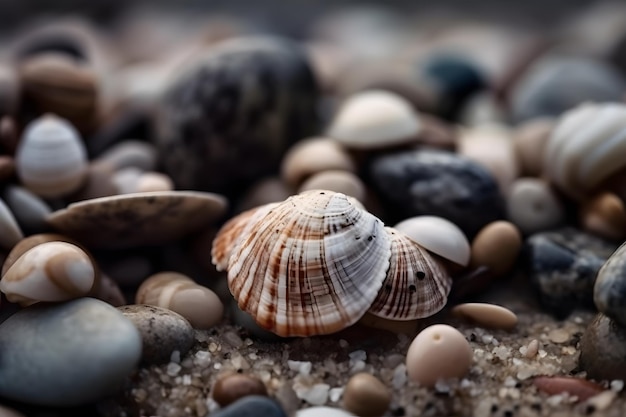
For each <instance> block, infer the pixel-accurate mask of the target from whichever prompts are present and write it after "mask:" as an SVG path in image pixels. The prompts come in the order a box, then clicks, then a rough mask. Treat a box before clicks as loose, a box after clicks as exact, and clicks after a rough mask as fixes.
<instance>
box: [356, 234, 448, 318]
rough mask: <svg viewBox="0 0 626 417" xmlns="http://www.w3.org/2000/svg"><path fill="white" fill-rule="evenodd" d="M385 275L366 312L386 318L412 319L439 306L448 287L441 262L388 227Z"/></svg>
mask: <svg viewBox="0 0 626 417" xmlns="http://www.w3.org/2000/svg"><path fill="white" fill-rule="evenodd" d="M386 230H387V232H388V234H389V236H390V237H391V258H390V265H389V270H388V271H387V276H386V278H385V281H384V282H383V285H382V288H381V290H380V292H379V293H378V296H377V297H376V299H375V300H374V303H373V304H372V306H371V307H370V309H369V310H368V312H369V313H371V314H373V315H375V316H378V317H382V318H385V319H390V320H414V319H421V318H424V317H429V316H432V315H433V314H435V313H437V312H438V311H439V310H441V309H442V308H443V307H444V306H445V305H446V301H447V299H448V294H449V293H450V289H451V288H452V278H450V276H449V274H448V273H447V271H446V269H445V267H444V265H443V264H442V263H441V262H440V261H438V260H437V259H436V258H435V257H433V256H431V255H430V254H429V253H428V252H427V251H426V250H425V249H423V248H422V247H421V246H419V245H418V244H416V243H415V242H414V241H413V240H411V238H409V237H408V236H406V235H405V234H404V233H401V232H399V231H397V230H394V229H392V228H391V227H387V228H386Z"/></svg>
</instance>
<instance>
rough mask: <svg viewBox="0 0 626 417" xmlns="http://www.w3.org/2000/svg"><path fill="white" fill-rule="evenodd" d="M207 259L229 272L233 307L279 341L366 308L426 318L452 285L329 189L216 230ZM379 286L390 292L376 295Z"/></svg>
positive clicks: (410, 246)
mask: <svg viewBox="0 0 626 417" xmlns="http://www.w3.org/2000/svg"><path fill="white" fill-rule="evenodd" d="M212 261H213V263H214V264H215V265H216V267H217V269H218V270H224V269H227V270H228V284H229V288H230V290H231V292H232V294H233V295H234V297H235V299H236V300H237V302H238V304H239V307H240V308H241V309H242V310H244V311H245V312H247V313H249V314H251V315H252V316H253V317H254V318H255V320H256V321H257V323H258V324H259V325H260V326H261V327H263V328H265V329H267V330H270V331H272V332H274V333H276V334H278V335H280V336H308V335H315V334H328V333H333V332H336V331H339V330H341V329H343V328H345V327H348V326H350V325H352V324H353V323H355V322H356V321H358V320H359V319H360V318H361V317H363V316H364V315H365V314H366V312H368V310H370V307H371V310H370V313H371V314H374V315H377V316H380V317H384V318H390V319H392V320H413V319H415V318H417V317H425V316H428V315H431V314H433V313H434V312H436V311H438V310H439V309H441V308H442V307H443V305H444V304H445V302H446V298H447V295H448V292H449V290H450V285H451V281H450V278H449V276H448V274H447V272H446V270H445V268H443V266H442V265H441V264H440V263H439V261H438V260H436V259H435V258H434V257H432V256H431V255H430V254H429V253H428V252H427V251H426V250H424V249H422V248H421V247H420V246H419V245H417V244H416V243H414V242H413V241H411V240H410V239H409V238H408V237H406V236H405V235H404V234H402V233H399V232H397V231H395V230H393V229H391V228H385V227H384V226H383V224H382V221H380V220H379V219H378V218H376V217H375V216H373V215H372V214H370V213H369V212H367V211H366V210H365V209H363V207H362V206H361V205H360V204H358V202H357V201H356V200H354V199H352V198H350V197H347V196H346V195H344V194H341V193H334V192H332V191H328V190H312V191H307V192H304V193H301V194H298V195H295V196H292V197H290V198H288V199H287V200H285V201H284V202H281V203H272V204H268V205H264V206H261V207H258V208H256V209H251V210H248V211H246V212H244V213H242V214H240V215H239V216H236V217H234V218H233V219H231V220H230V221H228V222H227V223H226V224H225V225H224V226H223V227H222V229H221V230H220V231H219V232H218V234H217V236H216V238H215V240H214V242H213V249H212ZM424 271H426V272H425V273H424V275H423V278H422V279H425V280H426V283H427V286H426V287H424V291H425V292H421V290H422V287H423V286H424V283H422V282H418V281H420V277H421V276H422V274H420V273H419V272H424ZM431 281H436V282H431ZM383 282H385V283H386V284H385V285H389V286H390V287H391V292H392V293H393V295H391V296H390V295H389V293H387V292H382V294H379V290H380V289H381V287H382V286H383ZM413 282H414V284H413ZM418 284H419V285H418ZM411 285H415V292H413V291H412V287H411ZM404 291H407V292H408V296H407V294H405V293H404ZM423 297H425V298H427V299H426V300H424V299H423ZM413 302H416V303H417V304H416V305H413V304H412V303H413ZM387 303H390V305H387Z"/></svg>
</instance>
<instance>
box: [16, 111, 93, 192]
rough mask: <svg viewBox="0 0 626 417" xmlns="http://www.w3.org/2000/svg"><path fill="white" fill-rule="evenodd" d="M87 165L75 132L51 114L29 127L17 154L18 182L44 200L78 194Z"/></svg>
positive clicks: (65, 122) (63, 121) (71, 127)
mask: <svg viewBox="0 0 626 417" xmlns="http://www.w3.org/2000/svg"><path fill="white" fill-rule="evenodd" d="M87 164H88V161H87V152H86V150H85V146H84V144H83V142H82V139H81V137H80V135H79V133H78V132H77V131H76V129H75V128H74V127H73V126H72V125H71V124H70V123H69V122H67V121H66V120H64V119H61V118H59V117H56V116H54V115H49V114H48V115H45V116H42V117H40V118H39V119H36V120H35V121H33V122H31V123H30V124H29V125H28V126H27V127H26V130H25V132H24V135H23V137H22V139H21V141H20V143H19V145H18V147H17V150H16V152H15V168H16V171H17V176H18V178H19V179H20V181H21V182H22V184H24V186H25V187H27V188H28V189H30V190H31V191H32V192H33V193H35V194H37V195H39V196H41V197H44V198H55V197H62V196H65V195H68V194H70V193H72V192H74V191H77V190H78V189H79V188H80V187H81V186H82V185H83V183H84V182H85V180H86V177H87Z"/></svg>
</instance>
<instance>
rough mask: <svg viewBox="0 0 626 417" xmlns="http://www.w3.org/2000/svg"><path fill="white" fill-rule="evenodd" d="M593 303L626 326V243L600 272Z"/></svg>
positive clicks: (594, 287)
mask: <svg viewBox="0 0 626 417" xmlns="http://www.w3.org/2000/svg"><path fill="white" fill-rule="evenodd" d="M593 301H594V303H595V304H596V307H597V309H598V310H599V311H600V312H602V313H604V314H606V315H607V316H609V317H611V318H612V319H614V320H616V321H617V322H618V323H620V324H621V325H622V326H626V243H624V244H622V245H621V246H620V247H619V248H617V250H616V251H615V252H613V254H612V255H611V256H610V257H609V259H607V261H606V262H605V263H604V265H602V267H601V268H600V270H599V271H598V276H597V277H596V281H595V283H594V286H593Z"/></svg>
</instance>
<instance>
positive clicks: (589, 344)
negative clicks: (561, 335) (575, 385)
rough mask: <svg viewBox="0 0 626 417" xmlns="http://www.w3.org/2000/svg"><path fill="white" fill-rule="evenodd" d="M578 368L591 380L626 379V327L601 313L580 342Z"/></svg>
mask: <svg viewBox="0 0 626 417" xmlns="http://www.w3.org/2000/svg"><path fill="white" fill-rule="evenodd" d="M579 366H580V368H581V369H582V370H584V371H586V372H587V376H588V377H589V378H593V379H597V380H603V379H606V380H614V379H619V380H624V379H626V327H623V326H620V325H619V324H618V323H616V322H615V321H613V320H612V319H610V318H609V317H607V316H605V315H604V314H602V313H599V314H598V315H597V316H596V317H595V319H594V320H593V321H592V322H591V323H590V324H589V326H588V327H587V329H586V330H585V333H584V334H583V337H582V339H581V340H580V359H579Z"/></svg>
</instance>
